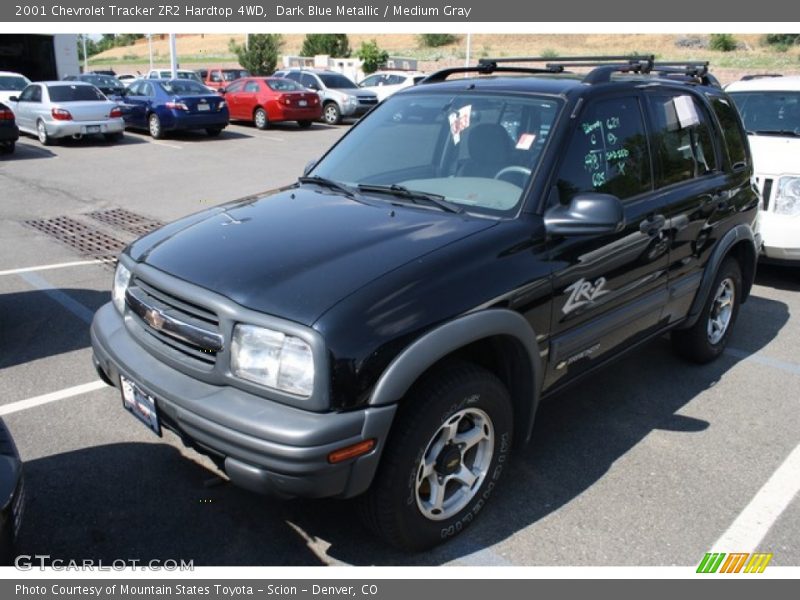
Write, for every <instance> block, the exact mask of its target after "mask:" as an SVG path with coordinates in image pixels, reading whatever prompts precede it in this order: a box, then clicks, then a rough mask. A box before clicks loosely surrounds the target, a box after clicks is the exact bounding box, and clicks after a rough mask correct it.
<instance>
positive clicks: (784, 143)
mask: <svg viewBox="0 0 800 600" xmlns="http://www.w3.org/2000/svg"><path fill="white" fill-rule="evenodd" d="M726 89H727V91H728V93H729V94H730V96H731V98H733V101H734V102H735V103H736V106H737V107H738V108H739V112H740V113H741V114H742V119H743V120H744V126H745V127H746V128H747V137H748V139H749V140H750V149H751V151H752V152H753V164H754V166H755V174H756V181H757V183H758V187H759V189H760V190H761V196H762V203H761V211H760V213H759V219H758V222H759V231H760V232H761V235H762V237H763V238H764V247H763V256H764V257H765V258H767V259H769V260H777V261H789V262H790V263H792V264H795V265H797V264H800V76H791V77H780V76H778V77H776V76H774V75H770V76H766V77H748V78H747V79H746V80H742V81H737V82H735V83H732V84H730V85H729V86H728V87H727V88H726Z"/></svg>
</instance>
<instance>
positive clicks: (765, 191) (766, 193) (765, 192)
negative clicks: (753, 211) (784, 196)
mask: <svg viewBox="0 0 800 600" xmlns="http://www.w3.org/2000/svg"><path fill="white" fill-rule="evenodd" d="M772 181H773V180H772V179H765V180H764V187H763V188H762V190H761V198H762V200H763V202H764V210H769V200H770V197H771V196H772Z"/></svg>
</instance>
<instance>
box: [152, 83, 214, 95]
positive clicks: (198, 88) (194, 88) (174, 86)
mask: <svg viewBox="0 0 800 600" xmlns="http://www.w3.org/2000/svg"><path fill="white" fill-rule="evenodd" d="M158 85H160V86H161V89H163V90H164V91H165V92H167V93H168V94H181V95H182V96H204V95H206V94H208V93H209V90H208V88H207V87H206V86H204V85H203V84H202V83H197V82H196V81H192V80H190V79H173V80H171V81H164V82H162V83H159V84H158Z"/></svg>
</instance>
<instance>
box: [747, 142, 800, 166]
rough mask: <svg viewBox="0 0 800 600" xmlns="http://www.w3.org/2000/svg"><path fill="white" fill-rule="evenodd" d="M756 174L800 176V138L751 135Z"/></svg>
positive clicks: (751, 149) (751, 148)
mask: <svg viewBox="0 0 800 600" xmlns="http://www.w3.org/2000/svg"><path fill="white" fill-rule="evenodd" d="M747 138H748V140H749V141H750V152H751V153H752V154H753V166H754V170H755V172H756V174H762V175H782V174H784V173H786V174H800V137H789V136H776V135H749V136H747Z"/></svg>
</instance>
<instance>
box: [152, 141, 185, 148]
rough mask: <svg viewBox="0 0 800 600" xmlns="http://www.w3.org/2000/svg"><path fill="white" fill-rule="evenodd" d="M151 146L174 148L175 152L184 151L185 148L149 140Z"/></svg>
mask: <svg viewBox="0 0 800 600" xmlns="http://www.w3.org/2000/svg"><path fill="white" fill-rule="evenodd" d="M148 143H149V144H153V145H154V146H164V147H166V148H172V149H173V150H183V146H177V145H175V144H170V143H168V142H158V141H154V140H148Z"/></svg>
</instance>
